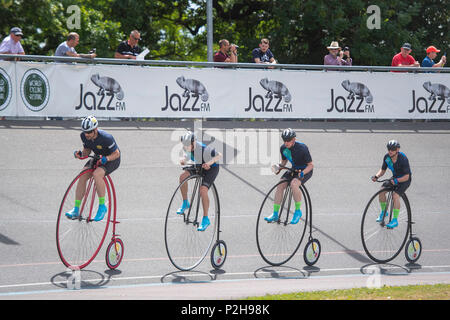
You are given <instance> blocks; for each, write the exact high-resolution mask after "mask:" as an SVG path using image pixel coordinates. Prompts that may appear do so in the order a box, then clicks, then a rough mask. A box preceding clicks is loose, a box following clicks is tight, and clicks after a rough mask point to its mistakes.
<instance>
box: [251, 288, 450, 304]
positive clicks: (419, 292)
mask: <svg viewBox="0 0 450 320" xmlns="http://www.w3.org/2000/svg"><path fill="white" fill-rule="evenodd" d="M247 300H450V284H436V285H411V286H398V287H391V286H383V287H381V288H377V289H369V288H355V289H346V290H328V291H312V292H296V293H288V294H276V295H265V296H262V297H248V298H247Z"/></svg>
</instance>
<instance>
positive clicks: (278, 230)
mask: <svg viewBox="0 0 450 320" xmlns="http://www.w3.org/2000/svg"><path fill="white" fill-rule="evenodd" d="M279 169H281V170H289V171H290V172H291V174H292V175H295V174H298V172H297V171H296V170H294V169H292V168H288V167H283V166H281V167H279ZM274 170H275V169H274V168H273V167H272V171H274ZM274 172H275V171H274ZM283 183H284V184H286V185H287V186H286V189H285V190H284V194H283V198H282V201H281V204H280V210H279V212H278V220H275V221H273V222H268V221H266V220H265V219H264V218H265V217H266V216H267V215H269V214H270V213H271V212H272V211H273V204H274V200H275V192H276V189H277V187H278V186H280V185H281V184H283ZM300 190H301V192H302V200H303V201H302V206H301V210H302V213H303V216H302V218H301V219H300V221H299V222H298V223H297V224H291V223H290V221H291V219H292V216H293V214H294V211H295V204H294V199H293V195H292V190H291V186H290V183H289V182H287V181H285V180H281V181H279V182H278V183H276V184H275V185H274V186H273V187H272V188H271V189H270V191H269V192H268V193H267V194H266V197H265V198H264V200H263V202H262V204H261V207H260V209H259V213H258V219H257V221H256V243H257V246H258V251H259V253H260V255H261V257H262V258H263V260H264V261H265V262H267V263H268V264H270V265H272V266H280V265H282V264H285V263H287V262H288V261H289V260H290V259H291V258H292V257H293V256H294V255H295V253H296V252H297V250H298V249H299V247H300V244H301V243H302V240H303V237H304V235H305V232H306V228H307V227H308V228H309V238H308V243H307V244H306V246H305V249H304V251H303V259H304V261H305V263H306V264H307V265H308V266H312V265H314V264H315V263H316V262H317V261H318V260H319V257H320V252H321V246H320V242H319V240H317V239H314V238H313V237H312V208H311V198H310V197H309V193H308V190H307V189H306V187H305V186H304V185H303V184H301V186H300Z"/></svg>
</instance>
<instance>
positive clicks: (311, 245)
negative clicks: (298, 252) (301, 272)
mask: <svg viewBox="0 0 450 320" xmlns="http://www.w3.org/2000/svg"><path fill="white" fill-rule="evenodd" d="M320 252H321V246H320V242H319V240H317V239H311V240H309V241H308V243H307V244H306V246H305V250H304V251H303V259H304V260H305V263H306V264H307V265H308V266H312V265H314V264H315V263H316V262H317V261H318V260H319V257H320Z"/></svg>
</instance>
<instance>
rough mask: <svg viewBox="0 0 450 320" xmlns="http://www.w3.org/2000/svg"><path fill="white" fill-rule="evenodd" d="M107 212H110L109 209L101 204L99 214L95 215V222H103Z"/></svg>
mask: <svg viewBox="0 0 450 320" xmlns="http://www.w3.org/2000/svg"><path fill="white" fill-rule="evenodd" d="M106 212H108V208H106V206H105V205H104V204H100V205H99V206H98V210H97V214H96V215H95V217H94V219H92V220H93V221H102V220H103V218H104V217H105V214H106Z"/></svg>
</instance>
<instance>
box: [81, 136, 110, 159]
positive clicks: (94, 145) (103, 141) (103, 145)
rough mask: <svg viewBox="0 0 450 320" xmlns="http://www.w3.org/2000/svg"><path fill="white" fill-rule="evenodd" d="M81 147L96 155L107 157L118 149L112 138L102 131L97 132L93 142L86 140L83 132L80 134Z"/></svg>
mask: <svg viewBox="0 0 450 320" xmlns="http://www.w3.org/2000/svg"><path fill="white" fill-rule="evenodd" d="M80 137H81V141H82V142H83V146H84V147H85V148H87V149H90V150H92V151H93V152H94V153H95V154H96V155H102V156H109V155H110V154H111V153H113V152H114V151H116V150H117V149H119V147H118V146H117V143H116V141H115V140H114V138H113V136H112V135H110V134H109V133H107V132H106V131H103V130H98V136H97V138H95V139H94V140H88V139H86V136H85V135H84V132H82V133H81V134H80Z"/></svg>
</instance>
